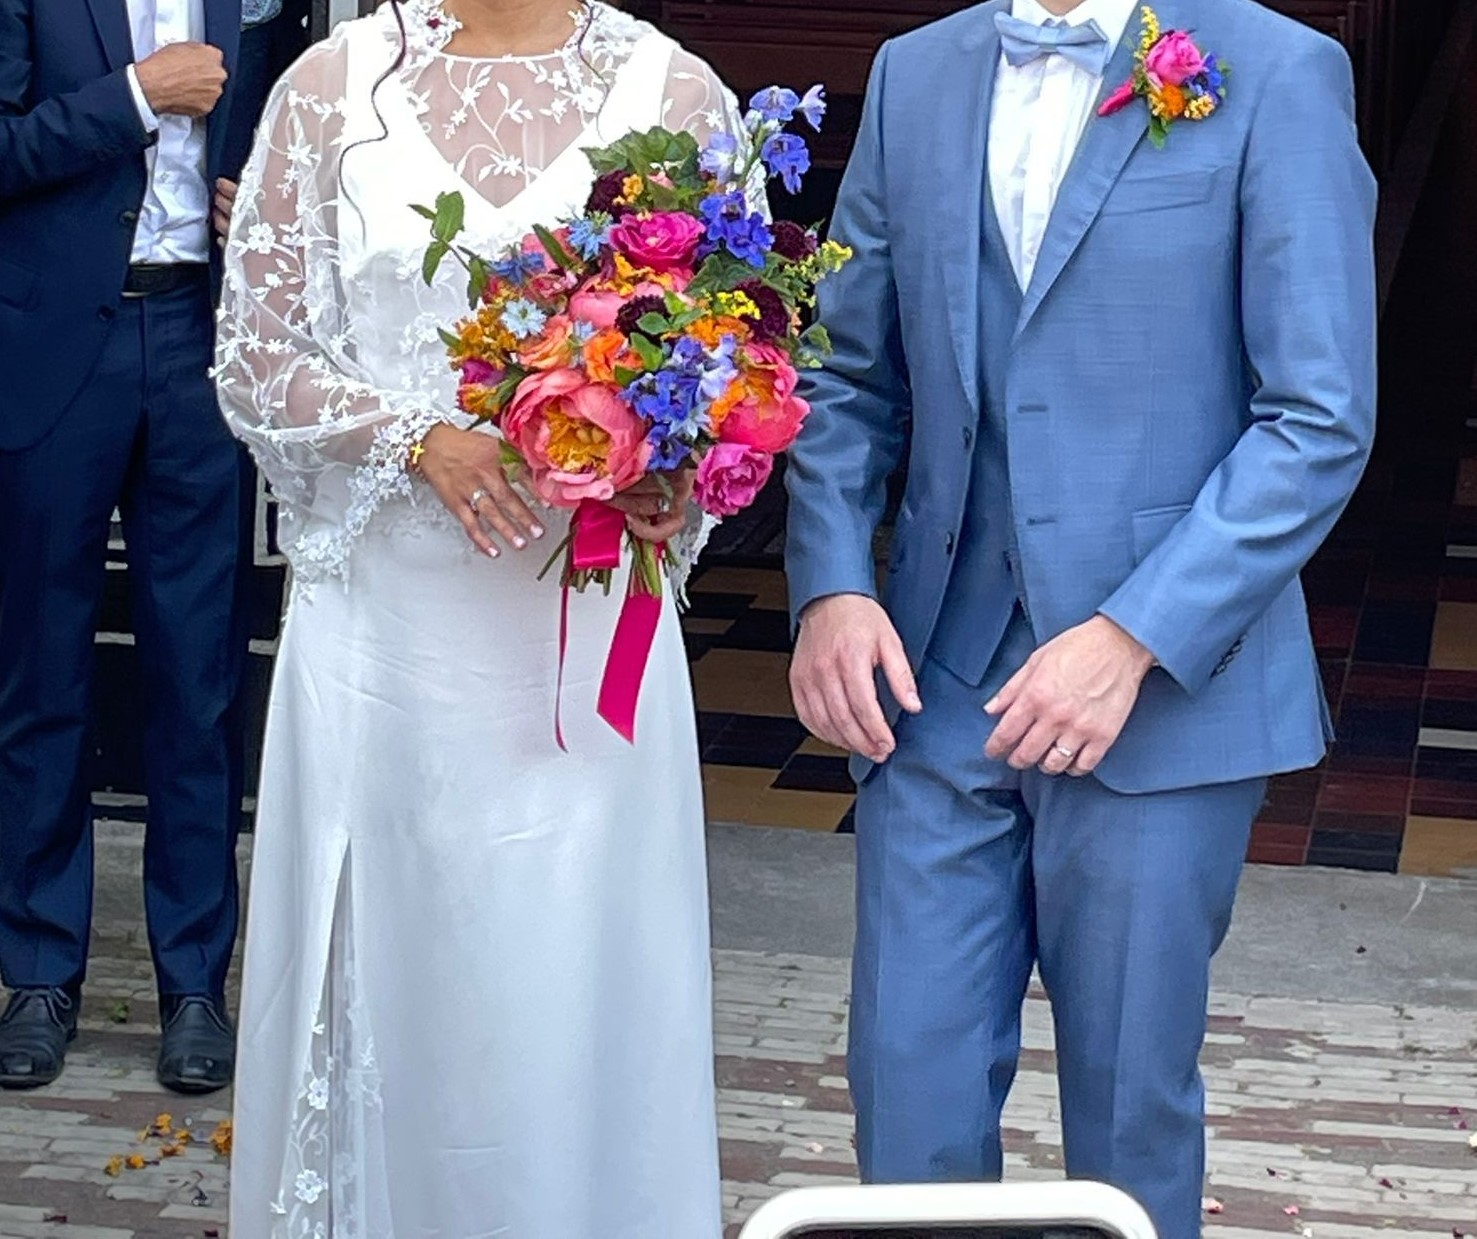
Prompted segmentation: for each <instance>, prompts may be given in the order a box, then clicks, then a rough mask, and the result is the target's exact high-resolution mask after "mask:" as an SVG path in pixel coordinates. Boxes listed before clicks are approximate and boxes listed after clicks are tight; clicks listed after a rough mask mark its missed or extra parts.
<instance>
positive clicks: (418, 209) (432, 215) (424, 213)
mask: <svg viewBox="0 0 1477 1239" xmlns="http://www.w3.org/2000/svg"><path fill="white" fill-rule="evenodd" d="M410 209H411V210H412V211H414V212H415V213H416V214H417V215H419V216H420V217H421V218H422V219H428V220H430V221H431V222H432V223H433V224H434V223H435V222H436V212H435V211H433V210H431V208H430V207H428V206H419V205H417V204H416V203H414V202H412V203H411V204H410Z"/></svg>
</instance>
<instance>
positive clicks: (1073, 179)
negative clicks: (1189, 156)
mask: <svg viewBox="0 0 1477 1239" xmlns="http://www.w3.org/2000/svg"><path fill="white" fill-rule="evenodd" d="M1166 7H1167V6H1166ZM1164 20H1165V23H1166V24H1165V29H1166V30H1167V29H1170V28H1171V27H1170V25H1169V23H1168V19H1167V17H1165V18H1164ZM1138 37H1139V24H1138V22H1137V21H1133V22H1130V23H1129V27H1128V30H1127V31H1126V32H1125V34H1124V41H1123V43H1122V44H1121V45H1120V46H1119V48H1118V50H1117V51H1116V52H1115V53H1114V54H1113V59H1112V60H1111V61H1110V62H1109V64H1108V68H1107V71H1106V72H1105V73H1104V74H1103V89H1102V93H1101V95H1100V96H1099V99H1098V102H1097V103H1094V105H1093V115H1092V118H1091V119H1090V120H1089V121H1088V122H1087V128H1086V129H1085V130H1084V131H1083V134H1082V141H1081V143H1080V144H1079V145H1078V147H1077V153H1076V155H1075V156H1074V157H1073V159H1072V162H1071V164H1070V165H1069V166H1068V168H1067V175H1066V178H1065V179H1064V180H1063V181H1062V187H1061V189H1060V191H1059V192H1058V193H1057V198H1056V204H1055V206H1054V207H1053V208H1052V212H1051V219H1050V221H1049V222H1048V223H1047V226H1046V235H1045V236H1044V237H1043V238H1042V241H1041V253H1040V256H1039V257H1038V258H1037V260H1036V267H1035V270H1034V271H1033V272H1032V274H1031V283H1030V286H1029V287H1028V288H1027V289H1026V297H1025V301H1024V303H1023V304H1022V306H1021V316H1020V321H1019V323H1018V324H1017V327H1016V335H1017V336H1019V335H1020V333H1021V332H1022V331H1023V330H1025V327H1026V324H1027V323H1029V322H1030V321H1031V318H1032V316H1033V315H1034V314H1035V313H1036V311H1037V310H1038V309H1039V308H1040V306H1041V303H1042V301H1043V300H1045V298H1046V294H1047V293H1049V292H1050V291H1051V287H1052V285H1053V284H1055V283H1056V281H1057V278H1058V277H1059V276H1060V275H1061V273H1062V271H1063V270H1065V269H1066V266H1067V263H1068V262H1070V261H1071V259H1072V255H1073V254H1075V253H1076V252H1077V248H1078V246H1080V245H1081V244H1082V239H1083V237H1085V236H1086V235H1087V230H1088V229H1089V228H1091V227H1092V224H1093V221H1094V220H1096V219H1097V217H1098V213H1099V212H1100V211H1101V210H1102V209H1103V203H1104V202H1106V201H1107V198H1108V194H1109V192H1110V191H1111V190H1112V188H1113V186H1114V184H1115V183H1116V182H1117V180H1118V177H1119V176H1120V175H1121V174H1122V172H1123V168H1124V166H1125V165H1126V164H1127V163H1128V160H1129V157H1130V156H1131V155H1132V154H1133V152H1134V151H1135V150H1137V149H1138V145H1139V143H1140V142H1141V141H1143V138H1144V135H1145V134H1146V133H1147V132H1148V129H1149V112H1148V106H1147V105H1146V104H1145V103H1144V102H1143V101H1142V100H1140V99H1135V100H1134V101H1133V102H1132V103H1131V104H1129V105H1128V107H1126V108H1124V109H1123V110H1122V111H1120V112H1116V113H1114V114H1113V115H1112V116H1098V115H1097V107H1098V106H1099V105H1100V104H1101V101H1102V100H1103V99H1105V98H1107V96H1108V95H1109V94H1111V93H1112V92H1113V91H1114V90H1116V89H1117V88H1118V87H1119V86H1121V85H1122V84H1123V83H1124V82H1125V81H1127V80H1128V77H1129V74H1130V73H1132V71H1133V54H1134V51H1135V49H1136V47H1137V44H1138Z"/></svg>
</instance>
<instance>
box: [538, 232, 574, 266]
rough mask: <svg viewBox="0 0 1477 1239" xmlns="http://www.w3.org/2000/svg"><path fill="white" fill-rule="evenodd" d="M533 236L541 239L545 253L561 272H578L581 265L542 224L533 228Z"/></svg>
mask: <svg viewBox="0 0 1477 1239" xmlns="http://www.w3.org/2000/svg"><path fill="white" fill-rule="evenodd" d="M533 234H534V236H536V237H537V238H538V239H539V244H540V245H542V246H543V247H544V252H545V253H546V254H548V256H549V257H550V258H551V259H552V260H553V263H554V265H555V266H556V267H558V268H559V269H560V270H561V271H578V270H579V267H580V264H579V262H578V260H577V259H575V258H574V257H573V255H571V254H570V253H569V252H568V251H567V250H565V248H564V247H563V246H562V245H560V244H559V238H558V237H556V236H555V235H554V234H553V233H552V232H550V231H549V230H548V229H547V228H545V227H544V226H543V225H542V224H535V225H534V226H533Z"/></svg>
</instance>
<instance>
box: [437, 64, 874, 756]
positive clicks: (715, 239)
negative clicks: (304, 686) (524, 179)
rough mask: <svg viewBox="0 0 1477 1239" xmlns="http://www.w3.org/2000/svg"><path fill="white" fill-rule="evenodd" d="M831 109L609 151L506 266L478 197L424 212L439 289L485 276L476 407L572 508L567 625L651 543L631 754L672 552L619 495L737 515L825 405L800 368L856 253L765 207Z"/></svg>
mask: <svg viewBox="0 0 1477 1239" xmlns="http://www.w3.org/2000/svg"><path fill="white" fill-rule="evenodd" d="M824 112H825V99H824V91H823V90H822V88H821V87H819V86H817V87H814V88H813V89H811V90H810V91H809V92H808V93H807V94H806V95H805V96H804V97H803V98H802V97H801V96H799V95H797V94H796V93H795V92H794V91H791V90H785V89H782V88H780V87H771V88H769V89H768V90H764V91H761V92H760V93H759V94H757V95H756V96H755V97H754V98H753V100H752V101H751V103H750V107H749V110H748V112H747V114H746V115H745V117H744V124H743V129H742V131H741V132H740V133H739V134H737V135H734V134H728V133H716V134H714V135H713V136H712V137H711V138H710V139H709V140H708V142H707V143H706V145H701V144H699V142H698V140H697V139H696V138H695V137H693V136H692V135H691V134H689V133H685V132H681V133H674V132H672V131H670V130H667V129H661V128H658V129H652V130H650V131H649V132H646V133H632V134H630V135H628V136H627V137H625V138H623V139H621V140H620V141H619V142H616V143H615V144H614V145H612V146H609V147H605V148H603V149H598V150H589V151H587V152H586V154H587V155H588V156H589V159H590V162H591V164H592V165H593V167H594V170H595V174H596V181H595V186H594V190H593V192H592V193H591V195H590V199H589V202H588V203H587V204H586V206H585V209H584V211H583V212H581V213H580V214H579V215H577V216H575V217H573V218H570V219H563V220H558V221H551V222H550V223H549V224H548V225H547V226H541V227H537V228H535V229H534V230H533V232H532V233H530V234H529V235H528V236H526V237H525V238H523V240H522V242H521V243H520V244H518V245H516V246H514V247H512V248H511V249H509V250H508V251H506V252H505V253H502V254H499V255H495V256H486V255H482V254H478V253H476V252H474V251H473V250H471V249H469V248H467V247H465V246H463V245H460V244H458V241H457V238H458V237H459V236H460V234H461V232H462V229H463V212H464V207H465V204H464V202H463V200H462V198H461V196H460V195H459V194H443V195H441V196H440V197H439V198H438V199H437V201H436V205H435V207H434V208H431V207H424V206H417V207H415V208H414V209H415V210H416V211H418V212H419V213H420V214H421V215H423V216H424V217H425V218H426V219H428V220H429V221H430V224H431V242H430V245H429V247H428V249H427V250H426V255H425V263H424V272H423V274H424V277H425V279H426V282H427V283H430V282H431V281H432V280H434V279H435V277H436V274H437V272H438V270H439V269H440V267H441V266H442V264H443V263H444V262H445V260H446V259H447V258H448V257H450V258H453V259H455V260H456V261H457V262H458V263H460V264H461V266H462V267H463V268H464V269H465V271H466V274H467V293H468V304H469V308H470V314H469V316H468V317H466V318H464V319H463V320H462V321H461V322H459V323H457V324H455V326H454V327H453V328H451V329H449V330H443V331H442V332H441V335H442V338H443V340H444V341H445V343H446V347H447V351H448V354H449V356H450V359H451V363H452V365H453V367H454V368H455V369H457V370H458V371H459V374H460V382H459V386H458V397H457V398H458V403H459V405H460V407H461V408H462V410H463V411H464V412H466V413H469V414H471V415H472V416H473V417H475V418H476V419H477V420H478V421H479V422H487V423H491V424H492V425H494V426H495V427H497V429H498V431H499V432H500V433H501V436H502V441H503V453H504V464H505V467H506V469H507V471H508V473H509V475H510V477H512V478H513V479H514V480H516V481H518V482H520V483H521V484H523V485H525V486H526V487H527V488H528V489H530V490H531V491H532V492H533V493H534V494H535V495H537V496H538V497H539V498H540V499H542V500H543V501H544V502H546V503H548V504H551V505H553V506H556V507H561V508H566V509H570V510H572V512H573V517H572V520H571V526H570V528H571V532H570V536H569V538H568V540H567V541H566V542H565V543H564V545H563V546H561V547H560V548H559V550H558V551H557V552H556V553H555V556H554V558H553V559H551V560H550V567H551V568H552V567H553V565H554V564H555V563H556V562H558V561H559V560H560V559H561V558H562V560H563V565H564V566H563V576H562V580H563V584H564V588H565V606H566V611H565V616H566V623H567V606H568V593H569V591H570V590H574V591H576V592H578V591H583V590H584V589H586V588H587V587H588V586H589V585H591V584H592V583H596V584H600V585H601V586H602V587H604V588H606V589H608V588H609V587H610V584H611V580H612V577H613V573H614V570H615V569H616V568H617V567H618V566H619V565H620V562H621V555H622V551H623V548H624V545H625V544H626V543H627V542H628V541H629V543H630V545H631V547H632V550H633V557H634V561H635V571H633V573H632V574H631V583H630V586H629V588H628V592H627V598H626V605H625V609H624V610H623V612H622V615H621V619H620V623H619V625H618V627H617V631H616V637H615V643H614V645H613V647H612V650H611V656H610V660H609V662H608V664H607V668H606V677H605V682H604V684H603V685H602V687H601V694H600V707H599V709H600V714H601V717H602V718H605V719H606V721H607V722H609V723H611V725H612V726H614V727H615V728H616V730H617V731H619V732H620V733H621V734H622V735H623V736H625V738H626V739H627V740H630V739H632V737H633V734H634V723H635V706H636V697H637V695H638V693H639V690H640V682H641V677H642V674H643V672H644V669H645V665H646V658H647V655H648V653H649V651H650V646H651V641H652V638H653V637H654V635H655V631H656V623H657V619H658V617H659V615H660V609H659V605H658V600H659V599H660V597H661V592H662V575H663V571H662V569H663V564H664V561H665V560H666V559H667V558H668V557H667V553H666V548H664V547H660V546H652V545H651V544H649V543H646V542H643V541H641V540H640V539H636V538H631V537H629V536H628V534H627V531H626V524H625V517H624V515H623V514H622V513H621V512H619V511H617V510H616V509H614V508H612V507H610V506H609V504H608V503H607V501H608V500H610V499H611V498H612V497H613V496H615V495H616V494H618V493H619V492H621V491H623V490H626V489H628V488H629V487H631V486H633V485H635V484H637V483H638V482H641V481H642V480H643V479H645V478H647V477H651V476H654V477H656V478H658V479H661V480H662V481H663V488H664V489H665V490H666V491H667V492H668V493H669V495H670V494H671V493H672V487H671V483H670V479H672V478H673V477H675V476H676V475H677V474H678V473H679V472H680V471H683V470H689V469H690V470H693V471H694V472H693V498H694V501H695V503H696V505H697V507H698V508H699V509H701V511H702V512H703V513H706V514H707V515H708V516H711V517H714V518H721V517H725V516H732V515H734V514H736V513H737V512H740V511H742V510H743V509H744V508H746V507H747V506H749V504H751V503H752V502H753V501H754V499H755V497H756V496H757V494H758V493H759V491H760V489H761V488H762V487H763V485H764V483H765V482H766V481H767V480H768V478H769V475H770V472H771V470H772V469H773V466H774V458H775V455H776V454H777V453H779V452H782V451H784V450H785V449H786V448H788V447H789V446H790V445H791V444H792V443H793V442H794V441H795V438H796V436H797V435H798V434H799V432H800V427H801V424H802V423H803V422H804V420H805V417H806V415H807V414H808V413H809V406H808V405H807V404H806V403H805V401H804V400H802V399H801V398H800V397H799V396H797V395H796V394H795V388H796V383H797V379H798V370H799V369H800V368H803V367H810V366H816V365H819V364H820V360H821V358H822V357H823V356H824V355H825V353H826V352H827V351H828V349H829V347H830V345H829V341H828V340H827V338H826V334H825V331H824V329H823V328H821V327H820V326H819V325H813V326H810V327H803V326H802V314H803V312H804V311H805V310H806V309H807V308H809V307H811V306H813V305H814V301H815V286H816V284H817V283H818V282H819V281H820V280H821V279H822V278H823V277H824V276H826V275H828V274H831V273H833V272H835V271H837V270H839V269H840V267H841V266H842V265H843V264H844V263H845V262H846V261H847V259H848V258H849V257H850V254H849V252H848V251H847V250H846V249H845V248H844V247H842V246H840V245H837V244H835V243H833V242H826V243H821V242H820V241H819V240H818V238H817V235H816V233H815V231H814V230H807V229H804V228H801V227H800V226H799V225H797V224H792V223H788V222H783V221H781V222H776V223H771V222H769V220H768V219H767V218H766V217H765V215H764V214H763V213H762V212H761V210H760V209H759V207H760V205H761V204H760V203H759V202H757V201H756V200H755V197H754V193H755V191H756V190H757V189H758V188H759V187H761V186H762V185H763V184H764V183H765V181H766V180H768V179H770V178H778V179H780V180H781V181H782V183H783V184H784V186H785V188H786V189H787V190H789V191H790V192H791V193H794V192H797V191H798V190H799V189H800V185H801V179H802V177H803V175H804V173H805V172H806V171H807V170H808V169H809V167H810V154H809V150H808V148H807V146H806V143H805V140H804V138H803V137H802V136H801V135H800V134H798V133H795V132H792V131H791V128H792V126H793V125H794V123H795V121H796V120H797V118H803V119H804V120H805V121H806V122H807V123H808V124H809V125H810V126H811V127H812V128H814V129H819V128H820V124H821V118H822V116H823V115H824ZM561 648H562V642H561ZM556 725H557V724H556ZM560 743H561V745H562V743H563V740H562V736H561V739H560Z"/></svg>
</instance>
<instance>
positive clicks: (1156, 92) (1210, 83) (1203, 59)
mask: <svg viewBox="0 0 1477 1239" xmlns="http://www.w3.org/2000/svg"><path fill="white" fill-rule="evenodd" d="M1140 11H1141V13H1142V15H1143V23H1144V26H1143V31H1142V33H1141V34H1140V35H1139V46H1138V51H1137V52H1135V53H1134V66H1133V75H1132V76H1131V77H1130V78H1129V79H1128V81H1126V82H1124V83H1123V85H1122V86H1120V87H1119V88H1118V89H1117V90H1115V91H1114V92H1113V93H1112V94H1111V95H1109V96H1108V97H1107V99H1106V100H1104V102H1103V105H1102V107H1100V108H1099V109H1098V115H1099V116H1111V115H1113V113H1114V112H1121V111H1122V110H1123V109H1124V108H1126V107H1127V106H1128V105H1129V104H1130V103H1132V102H1133V101H1134V100H1135V99H1139V98H1142V99H1144V100H1145V101H1146V102H1147V103H1148V105H1149V141H1151V142H1152V143H1153V144H1154V145H1155V146H1163V145H1164V140H1165V138H1167V137H1168V136H1169V127H1170V126H1171V125H1172V124H1174V122H1175V121H1177V120H1204V119H1205V118H1206V117H1207V116H1210V115H1211V114H1212V113H1213V112H1214V111H1215V110H1216V108H1218V107H1220V105H1221V102H1222V101H1223V100H1224V99H1225V97H1226V77H1227V76H1228V75H1229V74H1230V71H1231V70H1230V66H1229V65H1226V64H1223V63H1222V62H1221V61H1220V60H1218V59H1217V58H1216V57H1215V56H1213V55H1211V54H1210V53H1209V52H1204V51H1201V50H1200V48H1198V47H1197V46H1196V45H1195V41H1194V40H1193V39H1192V38H1191V37H1190V36H1189V35H1188V34H1186V33H1185V32H1184V31H1182V30H1160V28H1159V18H1158V17H1157V16H1156V15H1155V13H1154V10H1153V9H1151V8H1149V7H1148V6H1147V5H1145V6H1144V8H1143V9H1142V10H1140Z"/></svg>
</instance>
